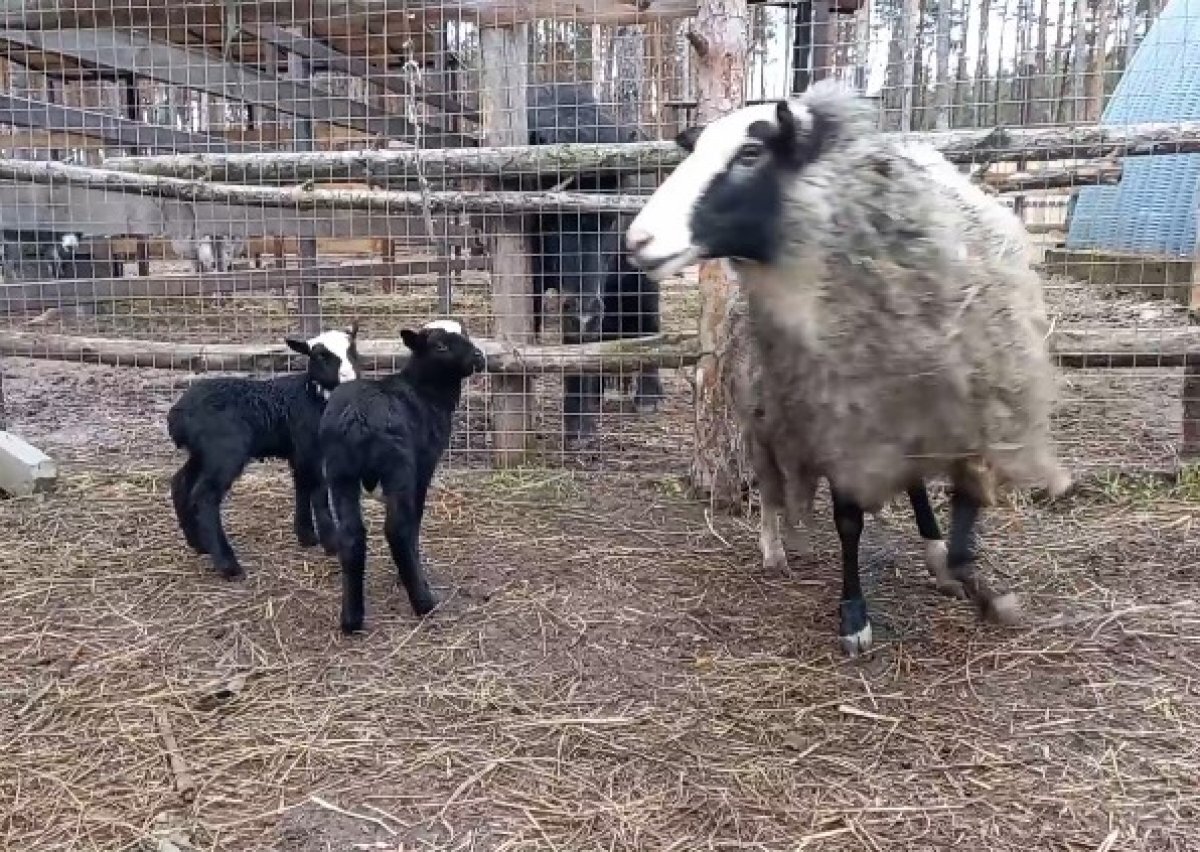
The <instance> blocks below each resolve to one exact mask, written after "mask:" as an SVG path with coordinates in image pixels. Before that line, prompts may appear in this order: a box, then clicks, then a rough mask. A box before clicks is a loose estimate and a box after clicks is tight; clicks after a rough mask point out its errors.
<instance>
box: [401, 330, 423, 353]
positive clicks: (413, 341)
mask: <svg viewBox="0 0 1200 852" xmlns="http://www.w3.org/2000/svg"><path fill="white" fill-rule="evenodd" d="M400 339H401V340H403V341H404V345H405V346H407V347H408V348H409V349H410V350H411V351H412V352H414V353H419V352H421V350H423V349H424V348H425V333H424V332H421V331H413V330H412V329H409V328H402V329H400Z"/></svg>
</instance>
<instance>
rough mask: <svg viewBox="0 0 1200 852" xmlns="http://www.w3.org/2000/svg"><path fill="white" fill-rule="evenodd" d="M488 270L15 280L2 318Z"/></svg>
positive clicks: (351, 267)
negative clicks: (53, 310)
mask: <svg viewBox="0 0 1200 852" xmlns="http://www.w3.org/2000/svg"><path fill="white" fill-rule="evenodd" d="M486 268H487V259H486V258H475V257H472V258H462V259H459V260H453V261H444V260H435V261H429V260H407V261H406V260H399V261H391V262H381V263H352V264H328V265H323V266H309V267H300V268H293V269H265V270H237V271H234V272H213V273H208V274H205V275H158V276H139V277H137V278H96V279H90V278H89V279H51V280H48V281H25V282H13V283H5V284H0V316H4V315H11V314H20V313H27V312H32V311H41V310H45V309H46V308H58V307H66V306H70V305H94V304H97V303H100V302H114V301H138V300H147V299H172V298H202V297H205V296H213V295H216V294H219V293H240V294H242V295H250V294H254V293H263V292H268V291H271V290H279V289H281V288H293V287H310V288H312V289H313V290H314V291H317V290H319V289H320V287H321V286H323V285H325V284H330V283H333V282H335V281H361V280H365V279H371V278H380V279H384V278H386V279H394V278H403V277H409V276H413V275H429V274H434V273H440V272H444V271H447V270H449V269H486Z"/></svg>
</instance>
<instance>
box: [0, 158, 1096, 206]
mask: <svg viewBox="0 0 1200 852" xmlns="http://www.w3.org/2000/svg"><path fill="white" fill-rule="evenodd" d="M1072 171H1073V170H1062V171H1061V173H1058V174H1056V175H1051V176H1050V177H1049V178H1048V179H1041V181H1040V182H1038V181H1037V180H1035V178H1033V177H1032V176H1031V175H1030V174H1028V173H1018V174H1016V175H1014V176H1012V178H1011V180H1010V178H1009V176H1007V175H995V176H993V177H991V178H990V179H989V180H988V186H989V187H991V188H992V189H993V190H995V191H996V192H1028V191H1029V190H1030V189H1031V188H1046V187H1047V184H1048V183H1049V181H1057V183H1058V184H1060V185H1064V186H1069V185H1072V184H1071V183H1070V178H1069V176H1070V174H1071V173H1072ZM1080 174H1081V175H1082V177H1081V179H1080V180H1079V181H1076V183H1087V181H1088V179H1089V176H1090V177H1092V178H1099V179H1103V180H1105V181H1107V180H1110V179H1111V177H1112V172H1111V170H1105V169H1092V170H1091V171H1090V172H1089V171H1088V168H1087V167H1085V168H1084V170H1083V171H1082V172H1080ZM0 180H10V181H26V182H30V183H35V184H47V185H57V184H67V185H75V186H86V187H90V188H92V189H95V190H109V191H115V192H120V193H126V194H136V195H138V196H141V197H143V198H146V197H154V198H164V199H175V200H178V201H186V202H192V203H197V202H208V203H220V204H230V205H245V206H253V207H258V208H262V207H277V208H278V207H282V208H287V209H289V210H296V211H300V210H364V211H370V212H377V213H387V214H392V213H399V212H406V211H408V212H413V211H424V209H425V206H426V205H428V207H429V209H430V211H432V212H435V213H440V214H459V213H473V214H491V215H493V216H502V215H513V214H520V213H523V212H539V211H549V210H579V211H584V212H619V213H630V214H632V213H636V212H637V211H639V210H641V209H642V206H643V205H644V204H645V203H646V197H645V196H638V195H610V194H604V193H583V192H495V191H488V190H474V191H455V190H440V191H430V192H428V193H422V192H418V191H412V190H384V189H320V188H311V187H309V186H308V185H300V186H283V187H279V186H241V185H236V184H228V183H213V182H210V181H207V180H202V179H201V180H190V179H184V178H173V177H152V176H148V175H142V174H135V173H131V172H125V171H116V170H113V169H97V168H92V167H90V166H76V165H71V164H67V163H56V162H53V161H47V160H13V159H7V158H0ZM1051 185H1053V184H1051Z"/></svg>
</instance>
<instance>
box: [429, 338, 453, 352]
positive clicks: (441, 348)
mask: <svg viewBox="0 0 1200 852" xmlns="http://www.w3.org/2000/svg"><path fill="white" fill-rule="evenodd" d="M433 351H434V352H449V351H450V347H449V346H447V345H446V344H445V343H442V341H440V340H439V341H438V342H437V343H435V344H433Z"/></svg>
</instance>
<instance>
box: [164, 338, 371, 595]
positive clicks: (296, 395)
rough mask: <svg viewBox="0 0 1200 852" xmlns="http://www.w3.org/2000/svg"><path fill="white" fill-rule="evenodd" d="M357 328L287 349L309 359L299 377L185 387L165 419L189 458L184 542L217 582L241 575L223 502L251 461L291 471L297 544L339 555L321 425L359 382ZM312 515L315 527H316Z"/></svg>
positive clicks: (182, 487)
mask: <svg viewBox="0 0 1200 852" xmlns="http://www.w3.org/2000/svg"><path fill="white" fill-rule="evenodd" d="M357 339H358V323H357V322H354V323H353V324H352V325H351V326H350V328H349V329H347V330H345V331H343V330H340V329H330V330H327V331H325V332H323V333H321V334H319V335H317V336H316V337H313V338H312V339H311V340H305V339H303V338H300V337H294V336H289V337H286V338H284V343H286V344H287V346H288V348H289V349H291V350H292V351H294V352H296V353H298V354H300V355H303V356H305V357H306V358H307V369H306V370H305V372H303V373H292V374H288V375H284V376H276V377H274V378H270V379H249V378H242V377H236V376H221V377H215V378H206V379H201V380H199V381H197V382H195V383H194V384H193V385H192V386H191V387H189V388H188V389H187V390H186V391H185V392H184V393H183V395H182V396H180V398H179V399H178V400H177V401H176V402H175V404H174V405H172V406H171V409H170V411H169V412H168V413H167V431H168V433H169V434H170V437H171V440H172V441H173V442H174V443H175V446H176V448H178V449H182V450H186V451H187V452H188V457H187V460H186V461H185V462H184V463H183V465H182V466H181V467H180V468H179V470H178V471H177V472H176V473H175V474H174V476H172V477H171V500H172V503H173V504H174V506H175V516H176V518H177V519H178V521H179V528H180V529H181V530H182V531H183V535H184V538H185V540H186V541H187V543H188V545H189V546H190V547H191V548H192V549H193V550H195V551H196V552H197V553H200V554H208V555H209V556H210V558H211V559H212V564H213V567H214V568H215V569H216V571H217V573H218V574H220V575H221V576H223V577H225V578H227V579H230V580H233V579H237V578H238V577H240V576H242V573H243V572H242V567H241V565H240V564H239V562H238V558H237V554H236V553H235V552H234V550H233V547H232V546H231V545H230V543H229V540H228V539H227V538H226V536H225V531H224V529H223V528H222V525H221V502H222V501H223V500H224V499H225V495H226V494H227V493H229V489H230V488H231V487H233V483H234V482H235V481H237V479H238V477H239V476H241V474H242V471H243V470H245V468H246V465H247V464H248V463H249V462H250V461H251V460H263V459H281V460H284V461H287V463H288V465H289V467H290V468H291V471H292V481H293V485H294V487H295V501H296V509H295V518H294V523H293V528H294V530H295V534H296V538H297V539H298V540H299V542H300V544H301V545H302V546H304V547H312V546H314V545H316V544H317V543H318V541H319V542H320V543H321V545H322V546H323V547H324V548H325V551H326V552H327V553H329V554H331V555H332V554H333V553H336V549H337V542H336V529H335V528H334V524H333V519H332V516H331V515H330V511H329V500H328V495H327V492H326V491H325V489H324V486H323V482H322V479H321V462H320V448H319V445H318V442H317V427H318V424H319V423H320V418H321V412H322V411H324V409H325V404H326V401H327V400H328V399H329V396H330V393H331V392H332V391H333V389H334V388H336V387H338V386H339V385H342V384H346V383H349V382H353V381H354V380H355V379H356V378H357V377H358V375H359V372H360V371H359V360H358V347H357ZM314 515H315V516H316V522H317V530H316V531H315V532H314V530H313V517H314Z"/></svg>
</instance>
